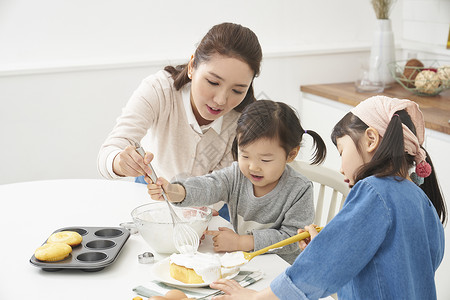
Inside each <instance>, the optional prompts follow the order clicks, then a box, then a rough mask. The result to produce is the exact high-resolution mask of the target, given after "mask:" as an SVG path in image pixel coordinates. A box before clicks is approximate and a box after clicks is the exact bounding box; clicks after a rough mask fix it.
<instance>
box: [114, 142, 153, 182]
mask: <svg viewBox="0 0 450 300" xmlns="http://www.w3.org/2000/svg"><path fill="white" fill-rule="evenodd" d="M152 160H153V154H152V153H150V152H147V153H145V158H142V156H141V155H139V153H137V152H136V148H135V147H134V146H128V147H126V148H125V150H123V151H122V152H120V153H119V154H117V155H116V157H115V158H114V161H113V171H114V173H116V174H117V175H119V176H126V177H138V176H142V175H147V174H151V173H152V170H151V169H150V167H149V166H148V164H149V163H150V162H151V161H152Z"/></svg>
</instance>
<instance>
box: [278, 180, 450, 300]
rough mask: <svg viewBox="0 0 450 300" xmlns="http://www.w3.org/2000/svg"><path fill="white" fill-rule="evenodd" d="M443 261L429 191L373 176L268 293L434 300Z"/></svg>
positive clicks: (359, 186)
mask: <svg viewBox="0 0 450 300" xmlns="http://www.w3.org/2000/svg"><path fill="white" fill-rule="evenodd" d="M443 255H444V228H443V226H442V224H441V222H440V220H439V217H438V215H437V213H436V210H435V208H434V206H433V205H432V203H431V202H430V200H429V199H428V197H427V196H426V195H425V193H424V192H423V191H422V190H421V189H420V188H419V187H417V186H416V185H415V184H414V183H412V182H411V181H409V180H401V179H400V178H393V177H384V178H377V177H374V176H371V177H368V178H365V179H363V180H361V181H359V182H358V183H357V184H356V185H355V186H354V187H353V188H352V190H351V192H350V193H349V195H348V197H347V199H346V201H345V204H344V206H343V208H342V210H341V211H340V212H339V213H338V214H337V215H336V216H335V217H334V218H333V219H332V220H331V222H330V223H329V224H328V225H326V226H325V228H324V229H323V230H322V231H321V232H320V233H319V234H318V235H317V236H316V237H315V238H314V239H313V240H312V241H311V243H310V244H309V245H308V246H307V247H306V249H305V250H304V251H303V252H302V253H301V254H300V255H299V256H298V257H297V259H296V260H295V262H294V264H293V265H292V266H290V267H289V268H287V269H286V271H285V272H284V273H283V274H281V275H279V276H278V277H277V278H275V279H274V281H272V283H271V285H270V287H271V289H272V291H273V292H274V293H275V294H276V295H277V296H278V298H280V299H318V298H321V297H325V296H328V295H331V294H333V293H336V292H337V293H338V298H339V299H408V300H412V299H418V300H419V299H420V300H423V299H436V287H435V282H434V274H435V271H436V269H437V268H438V266H439V264H440V263H441V261H442V258H443Z"/></svg>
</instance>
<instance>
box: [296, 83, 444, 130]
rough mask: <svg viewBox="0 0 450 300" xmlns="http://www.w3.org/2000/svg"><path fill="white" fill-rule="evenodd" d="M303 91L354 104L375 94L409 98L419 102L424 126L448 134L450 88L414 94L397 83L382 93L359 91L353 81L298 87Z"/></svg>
mask: <svg viewBox="0 0 450 300" xmlns="http://www.w3.org/2000/svg"><path fill="white" fill-rule="evenodd" d="M300 90H301V91H302V92H304V93H309V94H313V95H316V96H320V97H324V98H327V99H330V100H334V101H337V102H340V103H344V104H348V105H352V106H356V105H358V104H359V103H360V102H361V101H363V100H365V99H367V98H369V97H371V96H375V95H385V96H389V97H393V98H400V99H409V100H413V101H415V102H416V103H418V104H419V106H420V109H421V110H422V113H423V115H424V118H425V127H426V128H429V129H433V130H436V131H439V132H442V133H446V134H450V123H449V122H450V89H448V90H446V91H443V92H442V93H441V94H439V95H437V96H432V97H424V96H418V95H415V94H413V93H411V92H409V91H407V90H405V89H404V88H403V87H402V86H400V85H399V84H398V83H395V84H393V85H392V87H390V88H388V89H385V91H384V92H383V93H378V94H377V93H359V92H357V91H356V89H355V85H354V83H353V82H346V83H333V84H315V85H304V86H301V87H300Z"/></svg>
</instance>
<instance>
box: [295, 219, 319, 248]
mask: <svg viewBox="0 0 450 300" xmlns="http://www.w3.org/2000/svg"><path fill="white" fill-rule="evenodd" d="M316 227H317V225H315V224H311V225H309V226H305V229H304V230H303V229H298V230H297V233H302V232H305V231H308V232H309V234H310V235H311V236H310V237H309V238H306V239H303V240H301V241H299V242H298V246H299V247H300V249H302V250H305V248H306V246H308V244H309V242H311V240H312V239H313V238H315V237H316V235H317V234H318V232H317V230H316Z"/></svg>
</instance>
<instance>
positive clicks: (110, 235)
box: [95, 228, 123, 238]
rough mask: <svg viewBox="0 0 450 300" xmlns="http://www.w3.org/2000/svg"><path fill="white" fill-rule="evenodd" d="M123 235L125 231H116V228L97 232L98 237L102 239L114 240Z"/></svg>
mask: <svg viewBox="0 0 450 300" xmlns="http://www.w3.org/2000/svg"><path fill="white" fill-rule="evenodd" d="M122 234H123V229H115V228H105V229H101V230H97V231H96V232H95V235H96V236H100V237H108V238H114V237H118V236H121V235H122Z"/></svg>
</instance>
